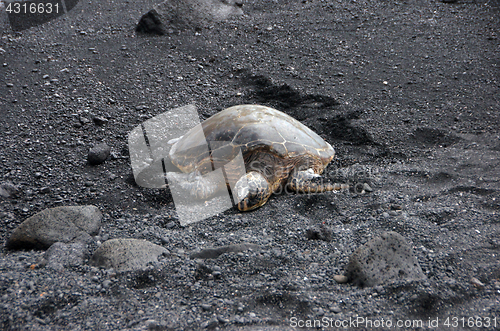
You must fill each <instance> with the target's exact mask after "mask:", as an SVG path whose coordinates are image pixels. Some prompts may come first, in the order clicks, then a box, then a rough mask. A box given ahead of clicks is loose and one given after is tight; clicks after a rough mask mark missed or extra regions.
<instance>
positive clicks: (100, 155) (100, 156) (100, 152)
mask: <svg viewBox="0 0 500 331" xmlns="http://www.w3.org/2000/svg"><path fill="white" fill-rule="evenodd" d="M109 153H111V148H110V147H109V146H108V145H107V144H106V143H100V144H97V145H95V146H94V147H92V148H91V149H90V151H89V155H88V157H87V162H88V163H89V164H90V165H98V164H101V163H103V162H104V161H106V159H107V158H108V156H109Z"/></svg>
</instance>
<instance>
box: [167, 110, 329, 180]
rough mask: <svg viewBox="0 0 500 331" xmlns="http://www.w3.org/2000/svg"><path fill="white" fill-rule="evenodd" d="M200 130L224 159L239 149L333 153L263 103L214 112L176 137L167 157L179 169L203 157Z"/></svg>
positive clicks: (279, 153)
mask: <svg viewBox="0 0 500 331" xmlns="http://www.w3.org/2000/svg"><path fill="white" fill-rule="evenodd" d="M201 129H203V132H204V133H205V138H206V141H207V142H208V143H209V144H210V148H211V150H212V151H214V150H219V151H224V154H228V155H227V157H228V161H230V160H231V159H232V158H233V157H235V156H236V155H237V153H238V152H239V150H240V148H241V151H242V153H243V155H245V154H246V153H248V152H253V151H255V150H260V149H265V150H268V151H270V152H271V153H274V154H275V155H276V156H278V157H281V158H291V157H300V156H306V155H314V156H317V157H320V158H321V159H322V160H323V161H324V162H329V161H330V159H331V158H332V157H333V155H334V153H335V152H334V149H333V148H332V146H331V145H330V144H328V143H327V142H326V141H324V140H323V139H322V138H321V137H320V136H318V135H317V134H316V133H315V132H314V131H312V130H311V129H309V128H308V127H306V126H305V125H303V124H302V123H300V122H299V121H297V120H296V119H294V118H293V117H291V116H289V115H287V114H284V113H282V112H280V111H278V110H275V109H273V108H269V107H265V106H259V105H239V106H233V107H230V108H227V109H225V110H223V111H221V112H219V113H217V114H215V115H214V116H212V117H210V118H209V119H207V120H206V121H204V122H203V123H202V124H201V126H197V127H196V128H193V129H192V130H190V131H189V132H188V133H186V135H184V137H183V138H182V139H181V140H179V142H178V146H177V148H176V151H175V152H174V153H173V154H171V158H172V162H173V163H174V164H176V165H177V166H179V168H181V169H183V171H192V168H193V167H196V165H197V164H198V163H201V162H203V161H204V160H203V159H205V158H207V155H206V153H203V152H201V150H202V149H200V148H196V147H195V146H200V145H201V144H202V143H201V142H200V132H199V131H200V130H201ZM193 147H194V148H193Z"/></svg>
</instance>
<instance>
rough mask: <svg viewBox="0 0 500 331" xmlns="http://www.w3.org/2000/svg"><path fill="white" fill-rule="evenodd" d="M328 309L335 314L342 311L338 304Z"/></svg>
mask: <svg viewBox="0 0 500 331" xmlns="http://www.w3.org/2000/svg"><path fill="white" fill-rule="evenodd" d="M330 311H331V312H332V313H335V314H340V313H341V312H342V309H340V307H339V306H331V307H330Z"/></svg>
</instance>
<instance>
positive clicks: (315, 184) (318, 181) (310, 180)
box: [288, 169, 349, 193]
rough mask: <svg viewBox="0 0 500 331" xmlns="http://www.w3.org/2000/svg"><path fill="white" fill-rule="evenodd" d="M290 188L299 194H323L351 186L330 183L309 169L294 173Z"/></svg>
mask: <svg viewBox="0 0 500 331" xmlns="http://www.w3.org/2000/svg"><path fill="white" fill-rule="evenodd" d="M288 188H289V189H290V190H292V191H295V192H299V193H321V192H326V191H340V190H342V189H347V188H349V185H347V184H338V183H333V184H332V183H328V182H327V180H326V178H324V177H321V175H318V174H316V173H314V171H313V170H312V169H307V170H302V171H296V172H294V173H292V174H291V175H290V178H289V179H288Z"/></svg>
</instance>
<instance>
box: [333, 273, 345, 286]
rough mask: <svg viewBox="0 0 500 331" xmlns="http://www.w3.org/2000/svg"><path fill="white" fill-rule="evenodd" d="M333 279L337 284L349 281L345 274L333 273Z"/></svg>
mask: <svg viewBox="0 0 500 331" xmlns="http://www.w3.org/2000/svg"><path fill="white" fill-rule="evenodd" d="M333 279H334V280H335V281H336V282H337V283H339V284H345V283H347V282H348V281H349V279H348V278H347V276H344V275H335V276H333Z"/></svg>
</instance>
